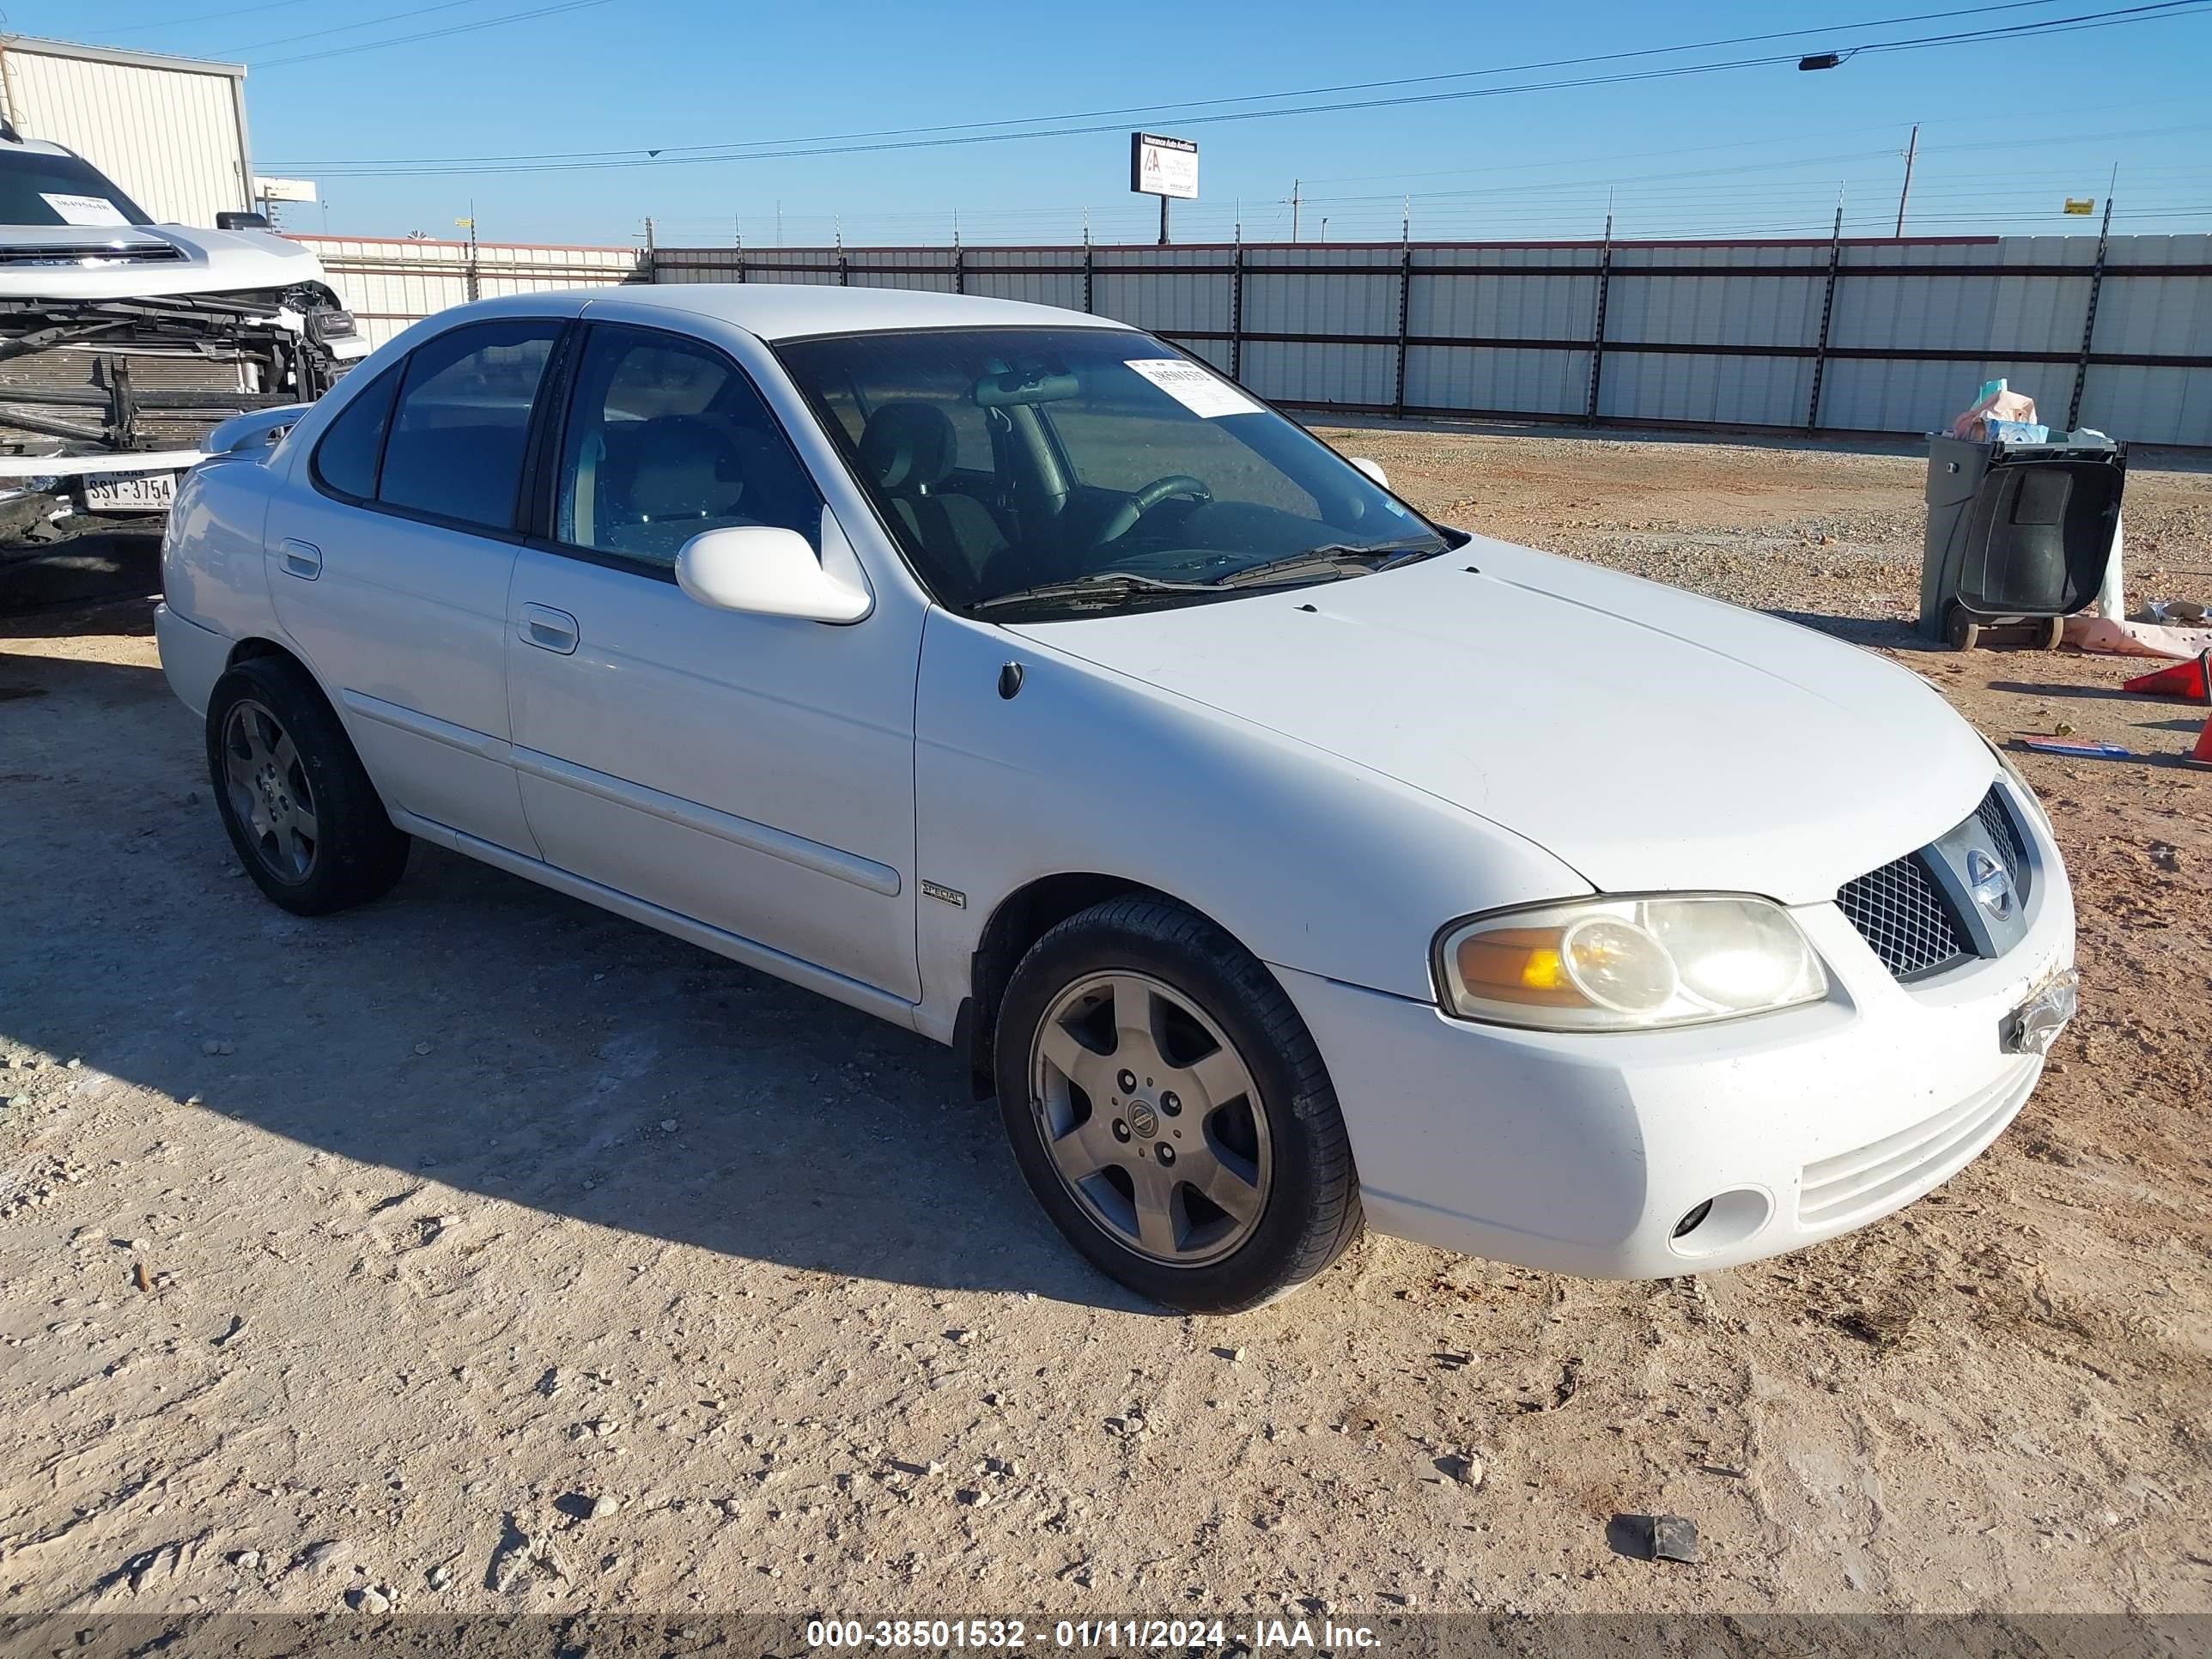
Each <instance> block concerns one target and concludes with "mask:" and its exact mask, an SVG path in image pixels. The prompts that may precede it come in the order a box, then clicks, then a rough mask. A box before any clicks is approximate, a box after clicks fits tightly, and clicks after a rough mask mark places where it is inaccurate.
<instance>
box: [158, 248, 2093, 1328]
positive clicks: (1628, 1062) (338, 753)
mask: <svg viewBox="0 0 2212 1659" xmlns="http://www.w3.org/2000/svg"><path fill="white" fill-rule="evenodd" d="M270 424H271V425H274V424H275V423H274V422H270ZM227 441H230V442H233V443H235V444H237V445H238V447H236V448H235V449H234V450H233V451H232V453H228V454H225V455H222V456H219V457H217V458H216V459H213V460H210V461H209V462H207V463H205V464H204V465H201V466H199V467H198V468H197V469H195V470H194V471H192V472H191V474H190V475H189V477H187V479H186V481H185V485H184V487H183V489H182V492H181V494H180V496H179V501H178V504H177V507H176V510H175V512H174V513H173V517H172V520H171V524H170V531H169V537H168V540H167V546H166V567H167V603H166V604H165V605H163V606H162V608H161V611H160V613H159V617H158V622H159V630H160V639H161V659H162V664H163V666H164V667H165V668H166V670H167V674H168V678H169V682H170V684H171V685H172V686H173V688H174V689H175V690H176V693H177V695H178V696H179V697H181V698H182V699H183V700H184V702H185V704H186V705H187V706H188V707H190V708H191V709H192V710H193V711H194V712H195V713H197V714H203V715H204V720H205V725H206V733H207V754H208V764H209V769H210V775H211V776H212V778H213V780H214V783H215V798H216V803H217V805H218V808H219V810H220V811H221V813H222V820H223V823H224V825H225V827H226V828H227V829H228V832H229V834H230V836H231V839H232V841H233V842H234V844H235V845H236V847H237V848H238V851H239V854H240V857H241V858H242V859H243V860H244V861H245V864H246V869H247V870H248V872H250V873H251V874H252V877H253V878H254V879H255V880H256V881H257V882H258V884H259V885H260V887H261V889H262V890H263V891H264V892H265V893H266V894H267V895H268V896H269V897H270V899H272V900H274V901H275V902H276V903H278V904H280V905H283V906H284V907H285V908H288V909H290V910H294V911H296V912H300V913H301V914H308V915H312V914H317V913H321V912H325V911H331V910H336V909H338V908H342V907H344V906H347V905H352V904H358V903H361V902H364V901H366V900H368V899H373V898H374V897H376V896H378V895H380V894H381V893H383V892H385V891H386V890H388V889H389V888H390V887H391V886H392V884H394V883H395V882H397V881H398V879H399V877H400V874H401V871H402V869H403V867H404V865H405V863H406V860H407V854H408V848H409V847H410V840H411V838H415V837H420V838H421V839H422V840H425V841H428V842H434V843H435V844H436V845H438V846H441V847H445V848H452V849H453V850H456V851H459V852H461V853H465V854H468V855H470V856H471V857H472V858H477V859H481V860H483V861H484V862H485V863H488V864H490V865H493V866H496V867H498V868H500V869H502V870H507V871H512V872H515V873H516V874H519V875H522V876H526V877H527V878H530V879H532V880H534V881H538V882H542V883H544V884H546V885H547V886H549V887H551V888H554V889H556V890H559V891H562V892H564V893H568V894H572V895H574V896H578V897H580V898H584V899H587V900H589V901H590V902H592V903H595V904H599V905H603V906H605V908H608V909H611V910H613V911H616V912H617V913H618V914H621V915H626V916H629V917H633V918H635V920H637V921H641V922H644V923H646V924H647V925H648V926H651V927H659V928H662V929H664V930H665V931H666V932H668V933H673V934H675V935H677V936H678V937H679V938H682V939H690V940H691V941H693V942H695V943H696V944H698V945H702V946H704V947H705V948H706V949H708V950H710V951H719V952H720V953H721V954H723V955H725V956H727V957H733V958H735V959H736V960H738V961H740V962H743V963H748V964H750V965H752V966H754V967H757V968H759V969H763V970H764V971H766V972H768V973H771V974H775V975H781V977H783V978H786V979H788V980H791V981H794V982H795V983H797V984H799V985H802V986H805V987H810V988H811V989H814V990H817V991H819V992H821V993H823V994H825V995H828V996H830V997H834V998H836V999H837V1000H839V1001H842V1002H845V1003H849V1004H851V1005H853V1006H855V1007H859V1008H864V1009H866V1010H868V1011H869V1012H872V1013H876V1014H879V1015H881V1016H882V1017H883V1018H886V1019H890V1020H893V1021H896V1022H897V1023H898V1024H902V1025H906V1026H909V1027H911V1028H912V1029H914V1030H917V1031H919V1032H921V1033H922V1034H923V1035H924V1036H929V1037H933V1038H935V1039H936V1040H938V1041H939V1042H948V1043H951V1044H953V1045H954V1046H955V1047H957V1048H958V1049H959V1050H960V1051H961V1052H962V1053H963V1054H965V1055H966V1056H967V1057H968V1059H969V1062H970V1064H971V1066H972V1068H973V1071H974V1074H975V1078H976V1080H977V1085H978V1088H979V1091H981V1092H983V1093H989V1092H993V1091H995V1093H996V1095H997V1097H998V1098H999V1101H1000V1107H1001V1109H1002V1111H1003V1113H1004V1115H1005V1120H1006V1132H1007V1134H1008V1136H1009V1138H1010V1139H1011V1141H1012V1147H1013V1152H1014V1156H1015V1158H1016V1160H1017V1162H1018V1164H1019V1165H1020V1168H1021V1171H1022V1174H1023V1175H1024V1177H1025V1178H1026V1179H1027V1181H1028V1182H1029V1185H1030V1188H1031V1189H1032V1190H1033V1191H1034V1192H1035V1194H1036V1197H1037V1199H1038V1200H1039V1201H1040V1202H1041V1203H1042V1205H1043V1206H1044V1207H1045V1208H1046V1210H1047V1211H1048V1212H1049V1213H1050V1214H1051V1216H1052V1218H1053V1219H1054V1222H1056V1223H1057V1224H1058V1225H1059V1226H1060V1229H1061V1230H1062V1231H1064V1232H1065V1233H1066V1236H1067V1237H1068V1238H1069V1239H1070V1240H1071V1241H1072V1242H1073V1243H1074V1245H1075V1246H1076V1247H1077V1248H1078V1249H1080V1250H1081V1251H1082V1252H1083V1253H1084V1254H1085V1255H1087V1256H1089V1257H1090V1258H1091V1261H1094V1262H1096V1263H1097V1265H1098V1266H1099V1267H1102V1268H1103V1269H1104V1270H1105V1271H1106V1272H1107V1273H1110V1274H1112V1275H1113V1276H1114V1277H1115V1278H1117V1279H1121V1281H1123V1282H1124V1283H1125V1284H1127V1285H1131V1286H1133V1287H1134V1288H1135V1289H1137V1290H1139V1291H1142V1292H1144V1293H1145V1294H1146V1295H1149V1296H1151V1297H1156V1298H1158V1300H1160V1301H1162V1302H1164V1303H1168V1304H1173V1305H1175V1306H1177V1307H1180V1308H1184V1309H1188V1310H1208V1311H1221V1310H1233V1309H1239V1308H1246V1307H1250V1306H1253V1305H1255V1304H1259V1303H1261V1302H1263V1301H1266V1300H1267V1299H1268V1298H1270V1297H1274V1296H1278V1295H1280V1294H1282V1293H1283V1292H1285V1291H1289V1290H1291V1289H1292V1288H1294V1287H1295V1286H1297V1285H1299V1284H1301V1283H1303V1282H1304V1281H1305V1280H1307V1279H1311V1278H1312V1277H1314V1276H1315V1275H1316V1274H1317V1273H1320V1272H1321V1271H1322V1269H1323V1268H1325V1267H1327V1266H1328V1264H1329V1263H1330V1261H1333V1260H1334V1258H1335V1257H1336V1256H1337V1255H1339V1253H1340V1252H1341V1251H1342V1250H1343V1249H1345V1247H1346V1245H1347V1244H1349V1243H1351V1242H1352V1239H1353V1238H1354V1237H1356V1236H1357V1235H1358V1232H1359V1231H1360V1229H1361V1227H1362V1225H1363V1224H1364V1225H1372V1226H1374V1227H1376V1229H1378V1230H1379V1231H1383V1232H1386V1233H1391V1234H1395V1235H1398V1236H1400V1237H1407V1238H1413V1239H1418V1240H1422V1241H1425V1242H1427V1243H1433V1244H1438V1245H1442V1246H1445V1247H1447V1248H1449V1249H1456V1250H1465V1251H1470V1252H1474V1253H1476V1254H1479V1255H1489V1256H1497V1257H1501V1258H1504V1259H1505V1260H1508V1261H1516V1262H1521V1263H1524V1264H1528V1265H1530V1266H1534V1267H1544V1268H1551V1269H1555V1270H1558V1271H1561V1272H1565V1273H1585V1274H1595V1275H1605V1276H1617V1277H1645V1276H1658V1275H1666V1274H1673V1273H1684V1272H1688V1271H1693V1270H1696V1269H1699V1268H1702V1267H1724V1266H1727V1265H1729V1264H1730V1263H1734V1262H1740V1261H1747V1260H1751V1259H1753V1258H1756V1257H1759V1256H1761V1255H1769V1254H1771V1253H1773V1252H1776V1251H1779V1250H1784V1249H1793V1248H1796V1247H1797V1246H1800V1245H1803V1244H1808V1243H1813V1242H1814V1241H1815V1240H1818V1239H1822V1238H1826V1237H1831V1236H1832V1235H1835V1234H1837V1233H1841V1232H1844V1231H1848V1230H1849V1229H1850V1228H1853V1227H1857V1226H1859V1225H1863V1224H1864V1223H1866V1222H1869V1221H1871V1220H1873V1219H1874V1218H1876V1217H1879V1216H1881V1215H1884V1214H1887V1212H1890V1211H1893V1210H1894V1209H1896V1208H1898V1207H1899V1206H1901V1205H1904V1204H1905V1203H1908V1202H1910V1201H1911V1200H1912V1199H1914V1198H1916V1197H1917V1196H1918V1195H1919V1194H1923V1193H1924V1192H1926V1191H1928V1190H1929V1188H1932V1187H1934V1186H1936V1185H1937V1184H1938V1183H1939V1182H1942V1181H1943V1180H1945V1179H1946V1178H1947V1177H1948V1176H1950V1175H1952V1174H1953V1173H1954V1172H1955V1171H1956V1170H1959V1169H1960V1167H1961V1166H1962V1165H1964V1164H1966V1163H1967V1162H1968V1161H1969V1160H1971V1159H1972V1158H1974V1157H1975V1155H1976V1154H1978V1152H1980V1151H1981V1150H1982V1149H1983V1148H1984V1146H1988V1145H1989V1143H1990V1141H1991V1140H1992V1139H1995V1138H1996V1135H1997V1134H1998V1133H2000V1132H2001V1131H2002V1129H2003V1128H2004V1127H2005V1125H2006V1124H2007V1123H2008V1121H2010V1120H2011V1118H2012V1116H2013V1115H2014V1114H2015V1112H2016V1111H2017V1110H2018V1109H2019V1108H2020V1105H2021V1102H2022V1101H2023V1100H2024V1099H2025V1098H2026V1097H2027V1093H2028V1091H2029V1090H2030V1089H2031V1088H2033V1086H2034V1084H2035V1081H2036V1079H2037V1077H2038V1075H2039V1072H2040V1069H2041V1066H2042V1056H2043V1054H2045V1052H2046V1051H2047V1049H2048V1047H2049V1045H2050V1042H2051V1039H2052V1037H2053V1036H2055V1034H2056V1032H2057V1030H2058V1028H2059V1026H2060V1025H2061V1024H2063V1021H2064V1020H2065V1018H2067V1017H2068V1016H2069V1014H2070V1013H2071V1012H2072V1011H2073V1006H2074V974H2073V967H2072V962H2073V951H2074V916H2073V904H2072V900H2071V896H2070V895H2069V891H2068V888H2067V882H2066V876H2065V872H2064V871H2063V868H2062V867H2061V866H2060V863H2059V858H2058V853H2057V848H2056V847H2055V846H2054V845H2053V844H2052V840H2051V830H2050V826H2049V824H2048V823H2047V822H2046V820H2045V817H2044V816H2043V813H2042V811H2041V809H2040V808H2039V806H2038V805H2037V804H2036V802H2035V800H2034V798H2033V796H2032V795H2031V794H2030V793H2028V791H2027V787H2025V786H2024V785H2023V784H2022V783H2021V781H2020V779H2019V777H2018V776H2017V775H2015V773H2014V772H2013V771H2012V770H2011V769H2010V768H2009V767H2008V765H2006V763H2004V762H2003V760H2002V757H1999V756H1997V755H1996V752H1995V751H1994V750H1991V749H1990V746H1989V745H1987V744H1984V742H1983V741H1982V739H1981V738H1978V736H1977V735H1976V734H1975V732H1973V731H1972V728H1971V727H1969V726H1967V725H1966V722H1965V721H1963V720H1960V718H1959V717H1958V716H1957V715H1956V714H1954V713H1953V712H1952V711H1951V709H1950V708H1948V706H1947V705H1946V704H1945V703H1944V702H1943V701H1942V698H1940V697H1939V696H1937V695H1936V693H1935V692H1934V691H1932V690H1929V688H1928V687H1927V686H1925V685H1924V684H1922V683H1921V681H1920V680H1919V679H1918V678H1917V677H1916V676H1914V675H1912V674H1911V673H1908V672H1906V671H1904V670H1902V669H1899V668H1897V667H1895V666H1893V665H1890V664H1888V663H1886V662H1883V661H1881V659H1877V658H1875V657H1874V656H1871V655H1869V654H1867V653H1862V652H1859V651H1857V650H1854V649H1852V648H1850V647H1847V646H1844V645H1841V644H1838V643H1837V642H1835V641H1832V640H1829V639H1827V638H1825V637H1823V636H1821V635H1817V634H1814V633H1811V632H1808V631H1807V630H1805V629H1799V628H1795V627H1791V626H1789V625H1787V624H1784V623H1779V622H1776V621H1772V620H1770V619H1769V618H1767V617H1761V616H1757V615H1753V614H1749V613H1747V612H1744V611H1738V610H1735V609H1732V608H1731V607H1729V606H1727V605H1720V604H1717V603H1714V602H1712V601H1710V600H1706V599H1698V598H1694V597H1692V596H1691V595H1688V594H1686V593H1682V592H1676V591H1674V590H1672V589H1670V588H1667V587H1662V586H1654V585H1651V584H1648V583H1644V582H1641V581H1637V580H1632V579H1630V578H1627V577H1624V576H1620V575H1616V574H1610V573H1608V572H1607V571H1604V570H1601V569H1598V568H1594V567H1592V566H1589V565H1586V564H1578V563H1574V562H1568V561H1565V560H1562V559H1558V558H1553V557H1550V556H1546V555H1544V554H1541V553H1535V552H1531V551H1529V550H1527V549H1525V548H1520V547H1515V546H1511V545H1509V544H1504V543H1502V542H1495V541H1490V540H1487V539H1485V538H1480V537H1470V536H1469V535H1468V534H1466V533H1464V532H1461V531H1457V530H1452V529H1447V528H1445V527H1443V526H1438V525H1435V524H1431V522H1430V521H1429V520H1426V519H1425V518H1424V517H1423V516H1422V515H1421V514H1420V513H1417V512H1415V511H1414V510H1413V508H1412V507H1408V506H1407V504H1406V503H1405V502H1403V501H1400V500H1399V499H1398V498H1397V497H1395V495H1391V494H1390V493H1389V489H1388V488H1387V486H1386V485H1385V483H1384V481H1383V477H1382V474H1381V472H1380V471H1378V470H1377V469H1376V468H1375V467H1374V466H1373V465H1370V464H1368V463H1364V462H1347V461H1345V460H1343V459H1340V458H1339V457H1338V456H1337V455H1336V454H1334V453H1333V452H1332V451H1330V450H1329V449H1328V448H1327V447H1325V446H1323V445H1322V443H1320V442H1319V441H1316V439H1314V438H1312V437H1310V435H1307V434H1306V433H1305V432H1304V430H1303V429H1302V428H1299V427H1298V426H1297V425H1296V424H1295V423H1293V422H1291V421H1288V420H1286V419H1285V418H1283V417H1282V416H1279V415H1278V414H1276V413H1275V412H1274V411H1273V410H1270V409H1268V408H1267V407H1266V406H1265V405H1264V404H1261V403H1259V402H1257V401H1255V399H1253V398H1251V397H1249V396H1248V395H1247V394H1246V393H1245V392H1243V391H1242V390H1240V389H1239V388H1238V387H1237V386H1234V385H1233V384H1231V382H1229V381H1227V380H1223V379H1222V378H1220V377H1219V376H1218V375H1216V374H1214V373H1213V372H1212V370H1211V369H1209V368H1206V366H1204V365H1203V364H1201V363H1200V362H1196V361H1194V359H1192V358H1191V357H1189V356H1186V355H1184V354H1183V353H1182V352H1180V351H1178V350H1177V349H1175V348H1174V347H1172V346H1170V345H1167V344H1164V343H1161V342H1160V341H1158V340H1157V339H1155V338H1153V337H1151V336H1150V335H1147V334H1145V333H1142V332H1139V331H1137V330H1134V329H1132V328H1127V327H1124V326H1122V325H1119V324H1115V323H1113V322H1109V321H1108V320H1106V319H1103V318H1098V317H1092V316H1085V315H1078V314H1073V313H1066V312H1062V311H1057V310H1050V309H1046V308H1043V307H1036V306H1028V305H1018V304H1014V303H1011V302H1006V301H994V300H983V299H975V298H960V297H954V296H951V295H926V294H912V293H899V292H891V291H884V290H866V289H823V288H804V287H778V286H747V287H712V286H697V287H671V288H665V289H645V290H639V289H619V290H614V289H609V290H600V291H599V292H597V293H570V294H533V295H516V296H514V297H513V298H508V299H502V300H495V301H486V302H483V303H481V304H477V305H470V306H464V307H459V308H457V309H454V310H452V311H447V312H444V313H441V314H439V315H438V316H436V317H434V318H432V319H429V320H428V321H427V322H423V323H421V324H418V325H416V326H415V327H413V328H411V329H410V330H409V331H407V332H406V333H404V334H403V335H402V336H400V337H398V338H397V339H395V340H393V341H392V342H391V343H389V344H387V345H386V346H385V347H384V348H383V349H380V351H378V352H377V353H376V354H375V355H374V356H372V357H371V358H369V359H368V361H367V362H364V363H363V364H362V365H361V366H360V367H359V368H356V370H355V371H354V372H353V374H351V375H350V376H349V378H348V379H347V380H344V381H343V383H342V384H341V385H340V386H338V387H337V389H336V390H335V391H333V392H331V393H330V394H329V395H327V396H326V397H325V398H323V399H322V401H321V402H319V404H315V405H314V406H313V408H312V409H310V410H307V411H306V412H305V413H302V414H299V415H298V416H297V419H296V423H295V424H292V425H291V426H290V427H289V429H288V430H284V431H283V432H282V433H281V434H280V435H275V436H274V438H273V441H272V439H271V438H270V435H268V434H266V433H261V434H257V433H255V432H252V431H248V432H246V433H244V434H243V435H240V434H239V433H236V432H234V433H233V434H231V435H228V440H227ZM732 1201H734V1202H738V1203H750V1202H774V1201H776V1200H775V1195H773V1194H732Z"/></svg>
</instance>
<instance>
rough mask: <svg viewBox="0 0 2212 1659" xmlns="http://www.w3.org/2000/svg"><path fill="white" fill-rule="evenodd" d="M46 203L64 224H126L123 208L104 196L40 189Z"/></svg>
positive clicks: (127, 221)
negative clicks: (60, 192)
mask: <svg viewBox="0 0 2212 1659" xmlns="http://www.w3.org/2000/svg"><path fill="white" fill-rule="evenodd" d="M39 194H40V196H42V197H45V198H46V205H47V206H48V207H50V208H52V210H54V211H55V212H56V213H58V214H59V215H60V216H61V221H62V222H63V223H64V224H65V225H127V224H129V223H130V221H129V220H128V219H126V218H125V217H124V216H123V210H122V209H121V208H119V207H118V206H116V205H115V204H114V203H112V202H111V201H109V200H108V199H107V198H106V197H105V196H62V195H57V194H56V193H55V192H53V191H43V190H42V191H40V192H39Z"/></svg>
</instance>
